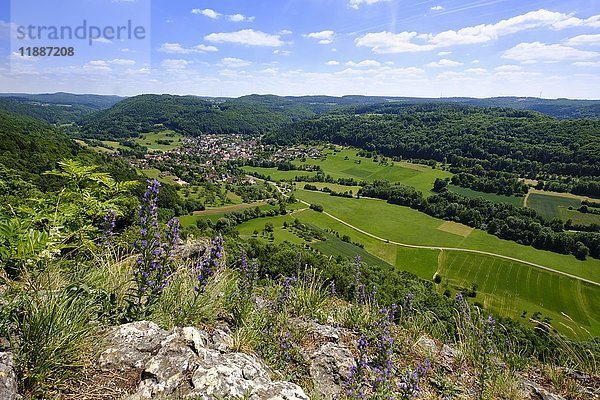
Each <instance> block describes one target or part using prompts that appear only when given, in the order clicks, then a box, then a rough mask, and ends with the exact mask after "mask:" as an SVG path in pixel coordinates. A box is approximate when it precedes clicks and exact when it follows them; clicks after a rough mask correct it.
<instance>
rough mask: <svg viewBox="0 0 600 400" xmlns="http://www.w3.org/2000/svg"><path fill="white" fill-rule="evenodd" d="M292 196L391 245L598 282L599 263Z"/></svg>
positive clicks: (307, 194) (372, 206)
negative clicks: (466, 253)
mask: <svg viewBox="0 0 600 400" xmlns="http://www.w3.org/2000/svg"><path fill="white" fill-rule="evenodd" d="M295 195H296V197H297V198H298V199H301V200H304V201H306V202H308V203H311V204H313V203H316V204H320V205H322V206H323V207H324V209H325V211H327V212H329V213H331V214H332V215H334V216H336V217H338V218H340V219H342V220H344V221H346V222H348V223H350V224H352V225H354V226H356V227H359V228H361V229H364V230H366V231H367V232H370V233H372V234H374V235H377V236H379V237H382V238H385V239H389V240H392V241H396V242H400V243H407V244H416V245H425V246H444V247H461V248H466V249H474V250H482V251H489V252H492V253H496V254H501V255H505V256H509V257H515V258H519V259H521V260H525V261H529V262H532V263H537V264H541V265H544V266H547V267H550V268H553V269H556V270H558V271H563V272H566V273H570V274H573V275H576V276H580V277H582V278H586V279H590V280H593V281H596V282H600V274H598V272H597V271H598V270H599V269H600V260H596V259H588V260H586V261H580V260H577V259H576V258H575V257H573V256H570V255H563V254H557V253H553V252H550V251H543V250H537V249H534V248H533V247H531V246H523V245H520V244H517V243H515V242H512V241H508V240H502V239H499V238H497V237H496V236H493V235H490V234H488V233H487V232H484V231H481V230H477V229H475V230H473V231H472V232H471V233H470V234H469V235H468V236H466V237H464V236H461V235H457V234H454V233H450V232H446V231H444V230H441V229H438V228H439V227H440V226H441V225H442V224H443V223H444V222H445V221H442V220H439V219H437V218H433V217H430V216H429V215H427V214H424V213H421V212H419V211H416V210H413V209H410V208H408V207H401V206H397V205H393V204H388V203H386V202H384V201H381V200H373V199H346V198H340V197H333V196H329V195H326V194H323V193H319V192H311V191H306V190H298V191H296V192H295Z"/></svg>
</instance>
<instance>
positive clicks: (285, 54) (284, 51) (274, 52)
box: [273, 49, 292, 56]
mask: <svg viewBox="0 0 600 400" xmlns="http://www.w3.org/2000/svg"><path fill="white" fill-rule="evenodd" d="M273 54H278V55H280V56H289V55H290V54H292V52H291V51H289V50H279V49H277V50H273Z"/></svg>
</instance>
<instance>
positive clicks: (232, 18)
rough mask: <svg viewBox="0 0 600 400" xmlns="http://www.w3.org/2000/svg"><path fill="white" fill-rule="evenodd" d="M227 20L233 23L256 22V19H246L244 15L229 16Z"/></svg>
mask: <svg viewBox="0 0 600 400" xmlns="http://www.w3.org/2000/svg"><path fill="white" fill-rule="evenodd" d="M227 18H229V20H230V21H233V22H244V21H248V22H252V21H254V17H246V16H245V15H244V14H233V15H228V16H227Z"/></svg>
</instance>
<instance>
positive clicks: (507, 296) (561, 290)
mask: <svg viewBox="0 0 600 400" xmlns="http://www.w3.org/2000/svg"><path fill="white" fill-rule="evenodd" d="M440 259H441V260H442V261H441V262H440V266H439V269H438V274H439V275H440V276H441V277H442V283H441V288H442V289H443V288H445V287H446V285H447V284H449V285H450V286H451V287H453V288H454V289H457V290H460V288H467V289H470V288H471V285H472V284H476V285H477V296H476V298H475V301H479V302H481V303H482V304H483V305H484V306H485V307H486V308H489V309H492V310H495V311H496V312H498V313H500V314H502V315H505V316H510V317H512V318H514V319H517V320H519V319H521V315H522V314H523V312H524V311H527V313H526V315H525V316H526V319H524V321H526V320H528V319H529V318H531V317H532V316H533V314H534V313H535V312H537V311H539V312H541V314H542V316H541V317H540V318H544V317H550V318H551V321H550V323H551V325H552V326H553V327H554V328H555V329H557V330H558V331H560V332H562V333H565V334H567V335H569V336H576V337H578V338H580V339H589V338H590V333H592V334H595V335H597V334H598V333H599V332H600V308H598V307H597V304H594V302H595V301H596V300H597V299H598V298H600V287H598V286H593V285H590V284H588V283H584V282H581V281H579V280H576V279H572V278H569V277H565V276H561V275H557V274H553V273H551V272H547V271H544V270H541V269H538V268H534V267H530V266H527V265H524V264H521V263H518V262H513V261H510V260H502V259H499V258H495V257H490V256H486V255H478V254H468V253H461V252H448V251H444V252H443V256H442V257H440Z"/></svg>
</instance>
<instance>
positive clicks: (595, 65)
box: [571, 61, 600, 67]
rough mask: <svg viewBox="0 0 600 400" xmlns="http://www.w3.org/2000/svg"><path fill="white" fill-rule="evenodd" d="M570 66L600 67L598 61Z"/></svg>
mask: <svg viewBox="0 0 600 400" xmlns="http://www.w3.org/2000/svg"><path fill="white" fill-rule="evenodd" d="M571 65H573V66H574V67H600V61H577V62H574V63H573V64H571Z"/></svg>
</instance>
